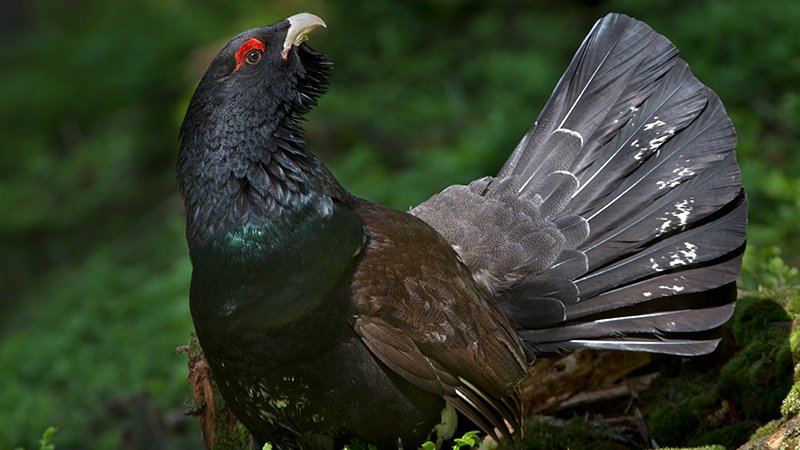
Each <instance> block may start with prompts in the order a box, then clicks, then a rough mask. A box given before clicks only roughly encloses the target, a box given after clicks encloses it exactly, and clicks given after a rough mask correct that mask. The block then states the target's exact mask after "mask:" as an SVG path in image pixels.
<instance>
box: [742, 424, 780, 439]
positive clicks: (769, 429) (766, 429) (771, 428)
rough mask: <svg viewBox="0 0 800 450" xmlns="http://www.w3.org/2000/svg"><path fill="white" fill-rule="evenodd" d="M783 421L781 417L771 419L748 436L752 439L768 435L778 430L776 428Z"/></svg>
mask: <svg viewBox="0 0 800 450" xmlns="http://www.w3.org/2000/svg"><path fill="white" fill-rule="evenodd" d="M784 422H785V421H784V420H783V419H776V420H771V421H769V422H767V423H766V424H764V425H763V426H762V427H761V428H759V429H757V430H756V432H755V433H753V435H752V436H750V439H751V440H752V439H758V438H762V437H765V436H769V435H770V434H772V433H774V432H776V431H778V428H780V427H781V425H783V423H784Z"/></svg>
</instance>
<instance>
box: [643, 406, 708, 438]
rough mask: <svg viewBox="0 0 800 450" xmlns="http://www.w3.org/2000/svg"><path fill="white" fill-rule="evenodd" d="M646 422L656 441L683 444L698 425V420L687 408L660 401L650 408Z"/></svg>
mask: <svg viewBox="0 0 800 450" xmlns="http://www.w3.org/2000/svg"><path fill="white" fill-rule="evenodd" d="M647 424H648V425H649V427H650V435H651V436H652V437H653V439H655V440H656V442H664V443H670V444H679V445H684V444H686V443H687V437H689V436H691V435H692V434H693V432H694V430H695V429H696V428H697V427H698V426H699V425H700V420H699V419H698V417H697V416H696V415H695V414H694V412H693V411H691V410H690V409H689V408H685V407H682V406H678V405H676V404H673V403H662V404H659V405H656V406H655V407H653V408H652V409H651V410H650V413H649V414H648V415H647Z"/></svg>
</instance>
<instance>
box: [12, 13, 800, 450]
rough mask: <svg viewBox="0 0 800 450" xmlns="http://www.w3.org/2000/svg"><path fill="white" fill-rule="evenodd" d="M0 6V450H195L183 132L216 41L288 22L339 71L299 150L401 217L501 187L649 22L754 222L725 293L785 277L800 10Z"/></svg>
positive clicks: (787, 282) (795, 163)
mask: <svg viewBox="0 0 800 450" xmlns="http://www.w3.org/2000/svg"><path fill="white" fill-rule="evenodd" d="M0 10H1V12H0V449H10V448H14V447H16V446H25V447H26V448H29V449H30V448H34V447H36V445H37V444H36V442H37V440H38V439H39V437H40V436H41V434H42V432H43V430H44V429H45V428H47V427H48V426H55V427H58V429H59V431H58V434H57V439H56V441H57V443H58V448H59V449H115V448H121V447H123V446H125V445H128V446H129V447H128V448H160V447H130V445H135V444H132V442H135V441H136V440H137V439H146V438H147V436H146V435H145V436H143V433H147V430H150V429H151V428H148V424H147V422H148V421H151V420H157V421H158V422H159V423H164V424H165V426H166V428H167V431H168V433H167V435H168V440H167V441H165V442H167V443H168V444H165V445H167V447H165V448H174V449H181V448H199V446H200V442H199V434H198V433H199V432H198V429H197V427H196V424H195V423H194V422H193V420H191V419H185V418H183V415H182V413H183V406H182V404H183V402H184V399H186V398H188V397H189V396H190V390H189V386H188V384H187V383H186V368H185V365H186V360H185V356H182V355H177V354H176V353H175V348H176V347H177V346H178V345H181V344H183V343H185V342H186V341H187V339H188V335H189V333H190V332H191V330H192V326H191V319H190V316H189V310H188V298H187V297H188V293H187V292H188V280H189V276H190V271H191V269H190V265H189V261H188V256H187V249H186V244H185V241H184V239H183V235H182V233H183V223H184V221H183V217H182V214H183V212H182V204H181V201H180V198H179V196H178V194H177V193H176V188H175V182H174V166H175V157H176V153H177V143H178V141H177V133H178V131H177V130H178V127H179V125H180V122H181V120H182V117H183V113H184V111H185V108H186V105H187V102H188V99H189V97H190V96H191V93H192V92H193V90H194V87H195V86H196V84H197V82H198V80H199V78H200V77H201V75H202V73H203V72H204V70H205V68H206V65H207V64H208V62H209V61H210V59H211V58H212V57H213V55H214V54H215V53H216V52H217V51H218V49H219V48H221V47H222V45H224V43H225V42H226V41H227V39H229V38H230V37H232V36H233V35H235V34H237V33H239V32H240V31H242V30H244V29H248V28H252V27H255V26H259V25H263V24H267V23H272V22H274V21H277V20H280V19H283V18H285V17H288V16H290V15H292V14H295V13H297V12H301V11H309V12H314V13H316V14H318V15H320V16H321V17H323V18H324V19H325V20H326V21H327V23H328V29H327V30H319V31H317V32H315V33H314V34H313V35H312V36H311V41H310V42H311V45H312V46H314V47H315V48H317V49H319V50H321V51H323V52H325V53H327V54H328V55H329V56H330V57H331V58H332V59H333V61H334V62H335V64H336V70H335V72H334V77H333V84H332V87H331V90H330V92H329V93H328V94H327V95H326V96H325V97H324V98H323V99H322V101H321V103H320V105H319V107H318V108H317V109H316V110H315V111H314V112H313V113H312V114H311V115H310V117H309V121H308V123H307V126H306V131H307V137H308V141H309V142H310V146H311V149H313V150H314V151H315V152H316V153H317V154H318V155H319V156H320V157H321V158H322V159H323V160H324V161H325V162H326V163H327V164H328V165H329V166H330V167H331V168H332V170H333V172H334V173H335V174H336V175H337V176H338V177H339V178H340V180H341V181H342V183H343V184H344V185H345V186H347V187H348V188H350V189H351V190H352V191H354V192H355V193H356V194H358V195H361V196H363V197H366V198H368V199H370V200H374V201H377V202H382V203H386V204H389V205H391V206H394V207H397V208H401V209H406V208H408V207H410V206H412V205H415V204H417V203H419V202H420V201H422V200H424V199H425V198H427V197H428V196H430V195H432V194H433V193H435V192H438V191H439V190H441V189H442V188H444V187H445V186H447V185H450V184H454V183H465V182H468V181H470V180H472V179H475V178H478V177H480V176H483V175H487V174H492V173H494V172H496V171H497V169H498V168H499V167H500V165H501V164H502V162H503V161H504V160H505V158H506V157H507V156H508V154H509V153H510V151H511V150H512V149H513V148H514V146H515V144H516V142H517V141H518V139H519V138H520V137H521V136H522V135H523V134H524V132H525V131H526V130H527V129H528V127H529V126H530V125H531V124H532V123H533V121H534V120H535V119H536V117H537V115H538V113H539V110H540V109H541V107H542V105H543V104H544V102H545V100H546V99H547V97H548V95H549V94H550V92H551V90H552V88H553V86H554V85H555V83H556V82H557V80H558V78H559V76H560V75H561V73H562V72H563V70H564V69H565V67H566V66H567V64H568V62H569V60H570V58H571V56H572V54H573V52H574V51H575V49H576V48H577V47H578V45H579V44H580V42H581V40H582V39H583V36H584V35H585V34H586V33H587V32H588V30H589V29H590V28H591V26H592V24H593V23H594V22H595V21H596V20H597V19H598V18H600V17H602V16H603V15H605V14H606V13H608V12H611V11H617V12H624V13H627V14H629V15H632V16H634V17H637V18H639V19H642V20H644V21H646V22H647V23H648V24H649V25H651V26H652V27H653V28H655V29H656V30H657V31H659V32H660V33H662V34H664V35H666V36H667V37H669V38H670V39H671V40H672V41H673V42H674V43H675V44H676V45H677V47H678V48H679V49H680V51H681V54H682V56H683V58H684V59H686V60H687V61H688V62H689V64H690V66H691V67H692V69H693V70H694V72H695V74H696V75H697V76H698V78H700V80H701V81H703V82H704V83H705V84H707V85H708V86H710V87H711V88H712V89H714V90H715V91H716V92H717V93H718V94H719V96H720V97H721V98H722V100H723V102H724V104H725V105H726V107H727V109H728V112H729V113H730V115H731V117H732V118H733V121H734V123H735V125H736V128H737V130H738V133H739V146H738V150H737V152H738V155H739V159H740V162H741V165H742V171H743V176H744V182H745V185H746V189H747V193H748V195H749V197H750V206H751V210H750V226H749V240H748V250H747V255H746V258H745V269H744V273H743V276H742V279H741V283H740V286H741V287H743V288H744V289H747V290H750V291H757V290H759V289H762V290H763V289H770V288H778V287H781V286H791V285H795V284H797V283H798V280H800V276H799V275H798V271H797V270H796V269H793V268H792V267H793V266H795V265H798V264H800V233H798V225H797V224H798V219H800V177H798V176H799V175H800V151H798V150H799V149H798V148H797V142H798V141H799V140H800V128H799V127H798V125H799V124H800V89H798V86H799V84H798V80H800V32H798V29H797V24H798V23H800V2H788V1H787V2H780V1H772V2H753V1H750V0H719V1H714V0H683V1H665V0H662V1H646V2H645V1H637V0H604V1H582V2H566V1H563V0H558V1H556V0H553V1H547V0H543V1H535V2H534V1H530V2H524V1H514V0H500V1H494V2H486V1H483V0H409V1H403V2H400V1H391V0H370V1H356V0H338V1H322V0H316V1H314V0H307V1H296V2H295V1H288V0H275V1H270V2H264V1H261V2H254V1H244V0H195V1H187V0H140V1H136V2H122V1H120V2H108V1H100V0H71V1H70V0H60V1H56V0H38V1H29V2H19V1H8V0H4V1H0ZM776 414H778V412H777V411H776ZM160 426H161V425H159V427H160ZM159 429H161V428H159ZM142 430H145V431H142ZM145 442H147V441H146V440H145ZM151 442H161V441H158V440H156V441H151ZM153 445H162V444H153Z"/></svg>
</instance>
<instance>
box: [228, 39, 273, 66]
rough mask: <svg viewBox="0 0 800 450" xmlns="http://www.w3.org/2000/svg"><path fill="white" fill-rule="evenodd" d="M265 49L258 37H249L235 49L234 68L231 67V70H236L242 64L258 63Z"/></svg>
mask: <svg viewBox="0 0 800 450" xmlns="http://www.w3.org/2000/svg"><path fill="white" fill-rule="evenodd" d="M266 49H267V46H266V45H264V43H263V42H261V41H259V40H258V39H256V38H251V39H249V40H248V41H247V42H245V43H244V44H242V46H241V47H239V50H236V56H235V57H236V68H235V69H233V71H234V72H236V71H237V70H239V69H240V68H241V67H242V65H244V64H249V65H253V64H256V63H258V62H259V61H261V55H263V54H264V50H266Z"/></svg>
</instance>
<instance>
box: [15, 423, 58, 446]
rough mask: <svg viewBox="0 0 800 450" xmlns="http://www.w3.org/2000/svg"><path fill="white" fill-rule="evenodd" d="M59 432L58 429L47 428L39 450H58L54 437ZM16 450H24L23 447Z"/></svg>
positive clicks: (40, 441) (40, 440)
mask: <svg viewBox="0 0 800 450" xmlns="http://www.w3.org/2000/svg"><path fill="white" fill-rule="evenodd" d="M56 431H58V428H56V427H47V429H46V430H44V433H42V438H41V439H39V450H56V445H55V444H53V441H52V439H53V436H54V435H55V434H56ZM16 450H24V449H23V448H22V447H18V448H17V449H16Z"/></svg>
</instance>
